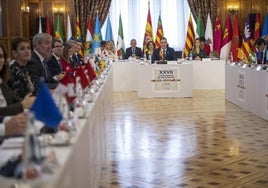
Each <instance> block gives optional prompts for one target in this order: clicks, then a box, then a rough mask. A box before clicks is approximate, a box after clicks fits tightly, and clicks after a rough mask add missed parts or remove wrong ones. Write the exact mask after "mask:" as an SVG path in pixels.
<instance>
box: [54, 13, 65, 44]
mask: <svg viewBox="0 0 268 188" xmlns="http://www.w3.org/2000/svg"><path fill="white" fill-rule="evenodd" d="M55 38H56V39H59V40H61V41H63V40H62V38H63V37H62V26H61V21H60V14H58V15H57V22H56V31H55Z"/></svg>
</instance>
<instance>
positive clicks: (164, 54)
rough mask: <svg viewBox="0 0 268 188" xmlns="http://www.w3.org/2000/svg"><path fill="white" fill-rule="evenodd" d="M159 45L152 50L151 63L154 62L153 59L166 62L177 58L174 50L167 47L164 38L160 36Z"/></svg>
mask: <svg viewBox="0 0 268 188" xmlns="http://www.w3.org/2000/svg"><path fill="white" fill-rule="evenodd" d="M160 45H161V47H160V48H157V49H155V50H154V52H153V55H152V63H155V61H162V62H166V61H174V60H177V57H176V54H175V51H174V49H173V48H170V47H168V43H167V39H166V38H164V37H163V38H161V40H160Z"/></svg>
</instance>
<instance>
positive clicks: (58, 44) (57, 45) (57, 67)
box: [47, 38, 65, 81]
mask: <svg viewBox="0 0 268 188" xmlns="http://www.w3.org/2000/svg"><path fill="white" fill-rule="evenodd" d="M62 51H63V43H62V41H61V40H59V39H55V38H53V39H52V52H53V55H52V57H51V58H50V60H49V61H48V62H47V66H48V70H49V72H50V74H51V76H53V78H54V79H55V80H58V81H59V80H61V79H62V78H63V77H64V75H65V72H64V71H63V70H62V63H61V57H62Z"/></svg>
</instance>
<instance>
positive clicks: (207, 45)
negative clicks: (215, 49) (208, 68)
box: [200, 37, 210, 57]
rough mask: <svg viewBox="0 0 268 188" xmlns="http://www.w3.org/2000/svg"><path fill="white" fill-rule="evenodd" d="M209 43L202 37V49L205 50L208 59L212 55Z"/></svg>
mask: <svg viewBox="0 0 268 188" xmlns="http://www.w3.org/2000/svg"><path fill="white" fill-rule="evenodd" d="M208 42H209V41H206V39H205V37H200V44H201V48H203V49H204V50H205V52H206V57H209V55H210V45H209V44H208Z"/></svg>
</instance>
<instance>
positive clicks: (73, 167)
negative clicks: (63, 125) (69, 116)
mask: <svg viewBox="0 0 268 188" xmlns="http://www.w3.org/2000/svg"><path fill="white" fill-rule="evenodd" d="M112 74H113V71H112V70H110V72H109V73H108V75H107V77H106V79H105V81H104V83H103V85H101V88H100V90H99V91H98V92H97V93H96V97H95V99H94V101H93V102H92V103H90V104H89V106H88V108H87V109H86V110H87V114H88V115H87V116H86V117H85V118H83V119H79V120H77V121H78V122H77V132H76V134H75V136H74V137H73V138H72V140H71V145H68V146H47V147H46V148H45V149H44V150H45V152H46V153H50V152H51V151H54V152H55V155H56V157H57V159H58V163H59V165H58V166H55V171H54V173H53V174H51V175H47V174H43V175H42V178H37V179H36V180H28V181H19V180H16V179H14V178H4V177H2V176H0V187H1V188H11V187H20V188H30V187H39V188H59V187H60V188H74V187H75V188H84V187H92V188H95V187H98V185H99V179H100V174H101V169H102V164H103V160H104V156H105V151H106V145H107V143H106V138H107V134H106V130H107V129H106V127H107V125H109V123H110V112H111V105H112V92H113V89H112V88H113V81H112V79H113V76H112ZM6 141H7V143H8V142H10V143H9V144H5V142H4V143H3V144H2V145H1V146H0V156H1V157H0V166H2V165H3V164H4V163H6V161H7V160H8V159H10V158H11V157H12V156H16V155H18V154H21V153H22V148H21V143H20V142H18V141H15V139H14V140H13V141H14V142H13V143H12V140H11V139H10V140H6ZM16 142H17V143H16Z"/></svg>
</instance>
